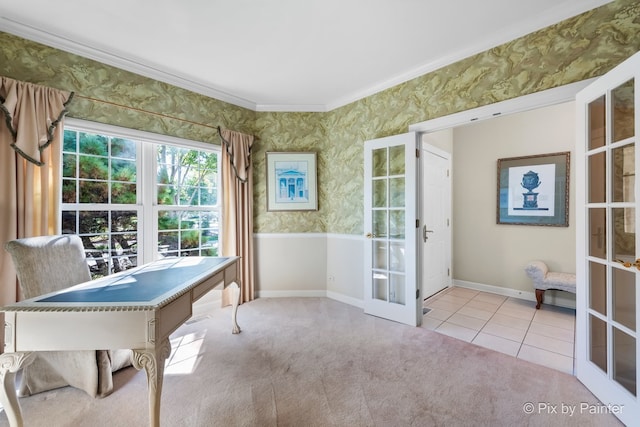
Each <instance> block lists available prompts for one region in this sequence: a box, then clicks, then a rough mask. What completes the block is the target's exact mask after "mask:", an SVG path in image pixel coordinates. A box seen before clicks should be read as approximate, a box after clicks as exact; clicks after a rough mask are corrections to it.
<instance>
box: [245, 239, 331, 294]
mask: <svg viewBox="0 0 640 427" xmlns="http://www.w3.org/2000/svg"><path fill="white" fill-rule="evenodd" d="M254 243H255V252H254V257H255V268H256V270H255V281H256V296H257V297H258V298H260V297H263V298H266V297H318V296H322V297H324V296H326V294H327V284H326V273H327V235H326V234H324V233H256V234H255V235H254Z"/></svg>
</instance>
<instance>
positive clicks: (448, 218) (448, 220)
mask: <svg viewBox="0 0 640 427" xmlns="http://www.w3.org/2000/svg"><path fill="white" fill-rule="evenodd" d="M448 226H449V218H447V227H448Z"/></svg>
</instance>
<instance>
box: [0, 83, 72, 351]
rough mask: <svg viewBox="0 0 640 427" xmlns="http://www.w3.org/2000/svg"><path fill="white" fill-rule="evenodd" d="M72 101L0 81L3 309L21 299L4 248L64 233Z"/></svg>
mask: <svg viewBox="0 0 640 427" xmlns="http://www.w3.org/2000/svg"><path fill="white" fill-rule="evenodd" d="M72 96H73V93H70V92H64V91H60V90H57V89H52V88H48V87H44V86H39V85H35V84H31V83H25V82H19V81H17V80H13V79H9V78H6V77H0V283H1V285H0V305H5V304H9V303H12V302H15V301H17V300H18V299H19V296H20V295H19V289H18V282H17V278H16V272H15V270H14V268H13V263H12V262H11V257H10V255H9V254H8V253H7V252H6V251H5V250H4V244H5V243H6V242H7V241H9V240H13V239H16V238H22V237H31V236H40V235H49V234H55V233H56V232H58V230H59V212H58V210H59V203H60V201H59V197H60V196H59V189H60V182H59V181H60V179H59V176H60V141H61V140H62V133H63V125H62V121H63V117H64V114H65V113H66V109H65V107H66V104H67V103H68V102H69V101H70V100H71V98H72ZM3 322H4V321H3ZM0 348H2V347H0Z"/></svg>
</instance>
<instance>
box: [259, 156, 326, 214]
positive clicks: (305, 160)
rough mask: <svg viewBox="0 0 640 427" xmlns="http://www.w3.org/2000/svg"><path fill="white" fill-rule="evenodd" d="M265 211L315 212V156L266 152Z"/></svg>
mask: <svg viewBox="0 0 640 427" xmlns="http://www.w3.org/2000/svg"><path fill="white" fill-rule="evenodd" d="M266 160H267V211H269V212H274V211H316V210H318V187H317V166H316V161H317V153H315V152H267V154H266Z"/></svg>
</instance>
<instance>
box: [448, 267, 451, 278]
mask: <svg viewBox="0 0 640 427" xmlns="http://www.w3.org/2000/svg"><path fill="white" fill-rule="evenodd" d="M449 276H451V269H449V268H447V277H449Z"/></svg>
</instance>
